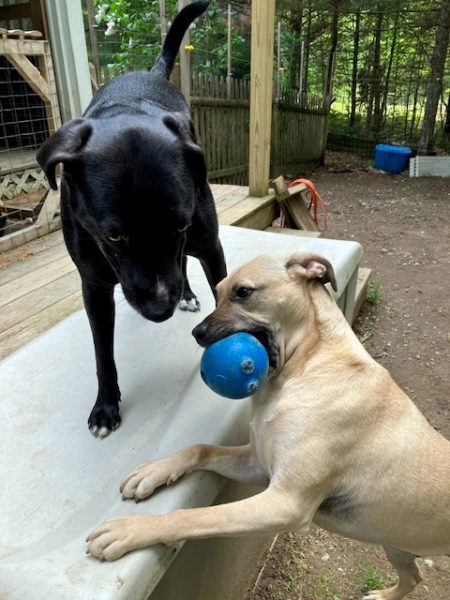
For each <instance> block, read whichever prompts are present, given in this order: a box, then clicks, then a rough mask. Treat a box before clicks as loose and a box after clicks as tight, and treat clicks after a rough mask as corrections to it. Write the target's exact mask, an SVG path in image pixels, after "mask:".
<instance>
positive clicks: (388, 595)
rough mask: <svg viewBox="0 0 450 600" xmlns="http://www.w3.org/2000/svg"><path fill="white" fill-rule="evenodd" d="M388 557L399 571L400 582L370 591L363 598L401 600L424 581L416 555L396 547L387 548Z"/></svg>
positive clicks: (370, 599)
mask: <svg viewBox="0 0 450 600" xmlns="http://www.w3.org/2000/svg"><path fill="white" fill-rule="evenodd" d="M384 550H385V552H386V555H387V557H388V558H389V560H390V562H391V563H392V565H393V566H394V567H395V569H396V570H397V571H398V583H397V585H394V587H391V588H389V589H387V590H376V591H373V592H369V593H368V594H367V595H366V596H364V598H363V600H401V598H403V597H404V596H406V594H409V592H412V590H413V589H414V588H415V587H416V585H417V584H418V583H420V582H421V581H422V575H421V573H420V570H419V567H418V566H417V564H416V560H415V556H414V555H413V554H410V553H409V552H404V551H403V550H397V549H396V548H385V549H384Z"/></svg>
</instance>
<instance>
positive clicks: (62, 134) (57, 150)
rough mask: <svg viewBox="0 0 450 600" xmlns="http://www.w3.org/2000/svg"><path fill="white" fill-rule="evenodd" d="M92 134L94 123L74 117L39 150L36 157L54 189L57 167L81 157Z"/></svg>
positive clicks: (56, 187)
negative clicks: (59, 164)
mask: <svg viewBox="0 0 450 600" xmlns="http://www.w3.org/2000/svg"><path fill="white" fill-rule="evenodd" d="M91 135H92V125H91V124H90V123H89V122H88V121H86V120H85V119H81V118H80V119H74V120H73V121H69V122H68V123H66V124H65V125H63V126H62V127H61V128H60V129H58V131H57V132H56V133H54V134H53V135H52V136H51V138H49V139H48V140H47V141H46V142H45V143H44V144H43V145H42V146H41V147H40V148H39V150H38V153H37V154H36V159H37V161H38V163H39V165H40V167H41V168H42V169H43V170H44V172H45V175H46V176H47V179H48V182H49V184H50V187H51V188H52V190H56V189H58V186H57V185H56V177H55V168H56V165H57V164H58V163H68V162H71V161H74V160H75V159H77V158H78V157H79V154H80V152H81V151H82V150H83V148H84V147H85V146H86V144H87V142H88V140H89V138H90V137H91Z"/></svg>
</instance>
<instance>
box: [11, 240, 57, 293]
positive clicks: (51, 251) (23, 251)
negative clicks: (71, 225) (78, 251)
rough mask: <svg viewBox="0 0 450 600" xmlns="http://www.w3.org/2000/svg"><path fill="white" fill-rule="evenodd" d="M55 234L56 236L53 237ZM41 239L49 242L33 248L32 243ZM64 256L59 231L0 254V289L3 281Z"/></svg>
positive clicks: (16, 277) (15, 277) (34, 243)
mask: <svg viewBox="0 0 450 600" xmlns="http://www.w3.org/2000/svg"><path fill="white" fill-rule="evenodd" d="M55 235H57V237H54V236H55ZM41 241H44V242H47V241H48V242H49V243H48V244H45V245H44V246H43V247H39V246H36V249H35V248H34V245H37V243H38V242H41ZM65 256H67V249H66V246H65V244H64V242H63V239H62V233H61V231H57V232H55V233H50V234H49V235H45V236H44V237H42V238H39V239H37V240H33V241H32V242H30V243H28V244H25V245H24V246H20V247H19V248H16V249H14V250H10V251H9V252H5V253H4V254H0V289H1V286H2V285H4V284H5V283H8V282H9V281H13V280H15V279H18V278H19V277H23V276H24V275H26V274H27V273H29V272H31V271H34V270H35V269H38V268H40V267H43V266H44V265H48V264H49V263H52V262H54V261H55V260H58V259H60V258H63V257H65Z"/></svg>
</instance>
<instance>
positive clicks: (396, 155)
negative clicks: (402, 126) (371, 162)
mask: <svg viewBox="0 0 450 600" xmlns="http://www.w3.org/2000/svg"><path fill="white" fill-rule="evenodd" d="M411 154H412V150H411V148H408V147H407V146H391V145H389V144H377V145H376V146H375V168H376V169H381V170H382V171H388V172H389V173H401V172H402V171H404V170H405V169H406V168H407V166H408V161H409V157H410V156H411Z"/></svg>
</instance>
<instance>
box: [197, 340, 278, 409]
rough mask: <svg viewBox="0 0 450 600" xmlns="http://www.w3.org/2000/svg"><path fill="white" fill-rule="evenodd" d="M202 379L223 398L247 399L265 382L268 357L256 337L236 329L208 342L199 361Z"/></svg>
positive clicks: (267, 370)
mask: <svg viewBox="0 0 450 600" xmlns="http://www.w3.org/2000/svg"><path fill="white" fill-rule="evenodd" d="M200 370H201V375H202V378H203V381H204V382H205V383H206V385H208V386H209V387H210V388H211V389H212V390H214V391H215V392H216V393H217V394H220V395H221V396H225V397H226V398H233V399H235V400H237V399H239V398H246V397H247V396H251V395H252V394H254V393H255V392H257V391H258V390H259V389H260V388H261V387H262V386H263V385H264V383H265V382H266V379H267V374H268V372H269V357H268V356H267V352H266V349H265V348H264V346H263V345H262V344H261V342H259V340H257V339H256V338H255V337H253V336H252V335H250V334H249V333H246V332H244V331H239V332H238V333H234V334H233V335H230V336H228V337H226V338H222V339H221V340H219V341H218V342H215V343H214V344H211V346H208V348H206V350H205V352H204V353H203V356H202V360H201V363H200Z"/></svg>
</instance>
